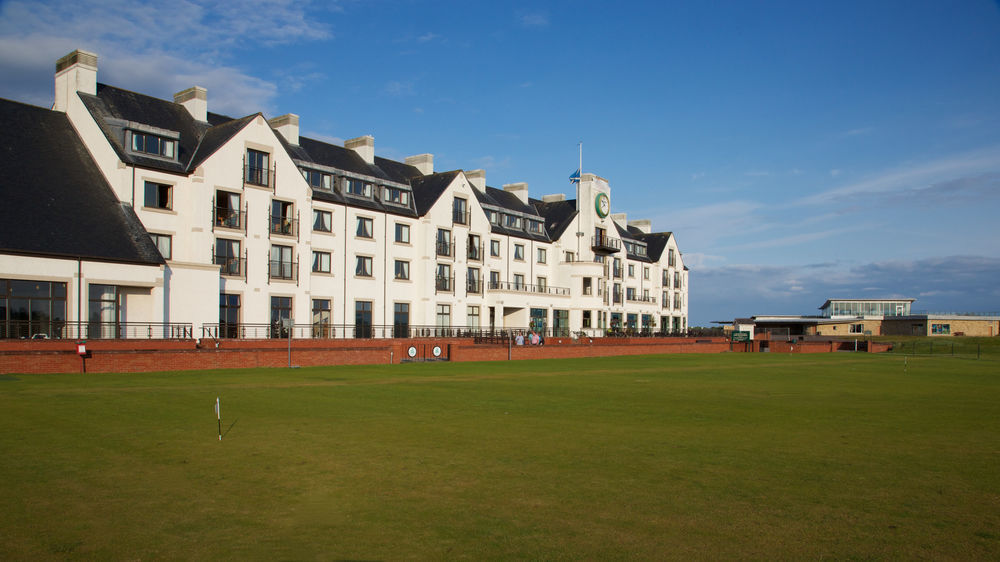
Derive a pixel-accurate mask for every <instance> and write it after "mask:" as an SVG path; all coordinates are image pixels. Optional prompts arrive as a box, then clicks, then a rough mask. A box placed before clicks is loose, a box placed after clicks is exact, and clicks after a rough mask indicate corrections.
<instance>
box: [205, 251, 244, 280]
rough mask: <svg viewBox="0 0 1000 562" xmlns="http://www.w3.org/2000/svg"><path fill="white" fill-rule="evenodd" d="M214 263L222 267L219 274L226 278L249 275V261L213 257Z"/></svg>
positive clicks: (232, 257)
mask: <svg viewBox="0 0 1000 562" xmlns="http://www.w3.org/2000/svg"><path fill="white" fill-rule="evenodd" d="M212 263H214V264H215V265H219V266H222V267H220V268H219V274H220V275H223V276H226V277H242V278H245V277H246V274H247V259H246V258H237V257H234V256H212Z"/></svg>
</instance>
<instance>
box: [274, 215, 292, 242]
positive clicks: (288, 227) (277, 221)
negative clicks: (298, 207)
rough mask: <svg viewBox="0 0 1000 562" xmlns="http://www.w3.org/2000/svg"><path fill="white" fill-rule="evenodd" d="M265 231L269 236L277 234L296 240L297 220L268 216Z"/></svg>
mask: <svg viewBox="0 0 1000 562" xmlns="http://www.w3.org/2000/svg"><path fill="white" fill-rule="evenodd" d="M267 230H268V232H269V233H270V234H277V235H279V236H294V237H295V238H298V237H299V219H293V218H290V217H279V216H275V215H270V216H269V218H268V227H267Z"/></svg>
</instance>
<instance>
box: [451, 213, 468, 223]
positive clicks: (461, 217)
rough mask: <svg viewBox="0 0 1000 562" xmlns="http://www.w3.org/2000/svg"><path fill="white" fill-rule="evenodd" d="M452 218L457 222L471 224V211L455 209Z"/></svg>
mask: <svg viewBox="0 0 1000 562" xmlns="http://www.w3.org/2000/svg"><path fill="white" fill-rule="evenodd" d="M451 219H452V222H453V223H455V224H469V211H459V210H453V211H452V213H451Z"/></svg>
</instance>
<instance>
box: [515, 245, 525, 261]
mask: <svg viewBox="0 0 1000 562" xmlns="http://www.w3.org/2000/svg"><path fill="white" fill-rule="evenodd" d="M514 259H515V260H517V261H524V244H514Z"/></svg>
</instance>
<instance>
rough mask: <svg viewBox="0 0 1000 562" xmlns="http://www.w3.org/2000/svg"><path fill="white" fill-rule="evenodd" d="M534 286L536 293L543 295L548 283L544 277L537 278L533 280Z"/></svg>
mask: <svg viewBox="0 0 1000 562" xmlns="http://www.w3.org/2000/svg"><path fill="white" fill-rule="evenodd" d="M535 285H537V286H538V292H539V293H544V292H546V291H547V290H548V287H549V282H548V280H547V279H546V278H544V277H537V278H535Z"/></svg>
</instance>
